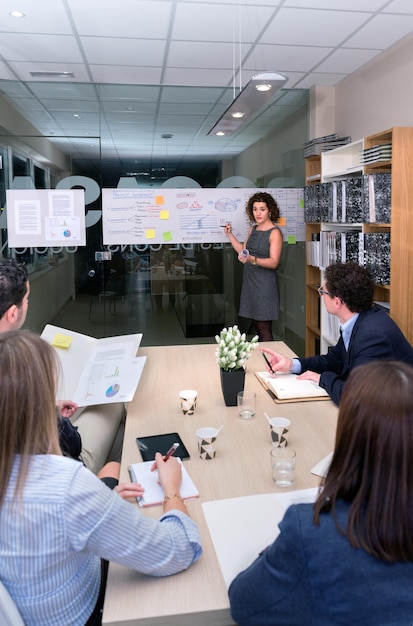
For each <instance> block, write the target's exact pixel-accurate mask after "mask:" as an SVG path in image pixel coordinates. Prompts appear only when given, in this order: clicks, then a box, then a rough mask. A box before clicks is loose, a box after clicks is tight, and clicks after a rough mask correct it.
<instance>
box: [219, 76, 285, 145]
mask: <svg viewBox="0 0 413 626" xmlns="http://www.w3.org/2000/svg"><path fill="white" fill-rule="evenodd" d="M286 80H287V79H286V77H285V76H282V74H277V73H275V72H263V73H261V74H256V75H255V76H253V77H252V78H251V80H250V81H249V82H248V83H247V84H246V85H245V87H244V89H242V91H240V92H239V94H238V95H237V97H236V98H234V100H233V101H232V102H231V104H230V105H229V107H228V108H227V109H226V111H224V113H223V114H222V115H221V117H220V118H219V120H218V121H217V123H216V124H215V125H214V126H213V127H212V128H211V130H210V131H209V132H208V133H207V134H208V135H218V136H219V137H222V136H224V135H230V134H232V133H235V132H236V131H237V130H239V129H240V128H241V126H243V125H244V124H245V123H246V122H251V121H252V120H253V119H254V118H255V117H257V115H258V114H259V113H260V112H261V111H262V109H263V108H264V107H268V106H269V105H270V104H271V101H272V100H273V99H274V96H275V94H276V92H277V91H278V90H279V89H280V88H281V87H282V86H283V85H284V83H285V82H286Z"/></svg>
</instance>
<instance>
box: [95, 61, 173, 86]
mask: <svg viewBox="0 0 413 626" xmlns="http://www.w3.org/2000/svg"><path fill="white" fill-rule="evenodd" d="M90 71H91V73H92V76H93V80H94V81H95V82H97V83H102V82H103V83H106V82H110V83H119V84H122V85H124V84H128V83H129V84H135V85H160V83H161V78H162V68H160V67H132V66H124V65H123V66H119V65H91V66H90Z"/></svg>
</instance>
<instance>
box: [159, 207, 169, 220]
mask: <svg viewBox="0 0 413 626" xmlns="http://www.w3.org/2000/svg"><path fill="white" fill-rule="evenodd" d="M159 218H160V219H161V220H169V211H167V210H166V209H162V211H160V212H159Z"/></svg>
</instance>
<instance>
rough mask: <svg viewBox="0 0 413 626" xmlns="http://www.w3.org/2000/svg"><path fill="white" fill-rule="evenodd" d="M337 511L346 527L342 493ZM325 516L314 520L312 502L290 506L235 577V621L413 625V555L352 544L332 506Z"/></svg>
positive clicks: (252, 625) (249, 625)
mask: <svg viewBox="0 0 413 626" xmlns="http://www.w3.org/2000/svg"><path fill="white" fill-rule="evenodd" d="M336 512H337V517H338V521H339V523H340V525H341V527H342V528H345V527H346V521H347V515H348V505H347V504H345V503H343V502H340V501H338V502H337V506H336ZM320 518H321V519H320V525H319V526H315V524H314V522H313V505H312V504H298V505H293V506H290V508H289V509H287V511H286V513H285V516H284V519H283V520H282V521H281V523H280V524H279V527H280V531H281V532H280V534H279V536H278V537H277V538H276V540H275V541H274V543H273V544H271V545H270V546H269V547H268V548H267V549H266V550H264V551H263V552H262V553H261V555H260V556H259V557H258V558H257V559H256V560H255V561H254V562H253V563H252V564H251V565H250V567H249V568H247V569H246V570H245V571H244V572H241V573H240V574H238V576H237V577H236V578H235V580H234V581H233V582H232V583H231V585H230V588H229V598H230V604H231V615H232V617H233V619H234V621H235V622H236V623H237V624H238V625H239V626H310V625H311V626H349V625H355V626H373V625H374V626H411V624H412V621H413V593H412V580H413V563H412V562H396V563H388V562H387V561H382V560H381V559H377V558H376V557H374V556H372V555H371V554H368V553H367V552H365V551H364V550H362V549H361V548H353V547H352V546H351V545H350V543H349V541H348V539H347V538H346V537H344V536H343V535H342V534H341V533H340V532H339V531H338V530H337V527H336V524H335V521H334V517H333V515H332V513H322V514H321V516H320ZM274 524H275V521H274ZM274 534H275V529H274ZM263 547H264V546H263Z"/></svg>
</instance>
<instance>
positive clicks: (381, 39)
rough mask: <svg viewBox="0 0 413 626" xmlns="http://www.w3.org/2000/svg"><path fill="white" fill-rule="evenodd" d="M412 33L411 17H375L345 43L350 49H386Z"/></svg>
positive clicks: (412, 17) (412, 23)
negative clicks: (378, 47)
mask: <svg viewBox="0 0 413 626" xmlns="http://www.w3.org/2000/svg"><path fill="white" fill-rule="evenodd" d="M412 31H413V15H412V16H407V15H405V16H402V15H386V16H384V15H377V16H376V17H374V18H373V19H372V21H371V22H369V23H368V24H366V26H364V27H363V28H362V29H361V30H360V31H358V32H357V33H356V34H355V35H354V36H353V37H349V39H348V40H347V41H346V42H345V44H344V45H345V47H351V48H375V47H376V48H377V46H378V45H380V47H381V48H387V47H388V46H391V45H392V44H393V43H395V42H396V41H398V40H399V39H402V38H403V37H405V36H406V35H409V34H410V33H411V32H412Z"/></svg>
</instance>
